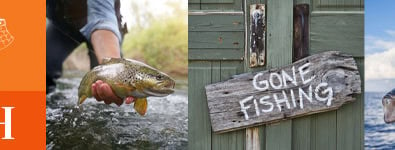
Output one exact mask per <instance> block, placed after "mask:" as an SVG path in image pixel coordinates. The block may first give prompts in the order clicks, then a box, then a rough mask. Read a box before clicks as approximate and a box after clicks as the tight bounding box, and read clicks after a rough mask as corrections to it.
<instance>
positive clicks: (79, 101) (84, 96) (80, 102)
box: [78, 95, 88, 105]
mask: <svg viewBox="0 0 395 150" xmlns="http://www.w3.org/2000/svg"><path fill="white" fill-rule="evenodd" d="M86 98H88V96H86V95H82V96H81V97H80V98H79V99H78V105H80V104H82V103H83V102H84V101H85V100H86Z"/></svg>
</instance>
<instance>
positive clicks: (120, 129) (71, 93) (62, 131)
mask: <svg viewBox="0 0 395 150" xmlns="http://www.w3.org/2000/svg"><path fill="white" fill-rule="evenodd" d="M80 80H81V77H68V78H61V79H59V80H58V83H59V84H58V87H57V89H56V91H55V92H53V93H50V94H48V95H47V106H46V110H47V112H46V116H47V117H46V118H47V121H46V126H47V131H46V135H47V141H46V143H47V149H84V150H85V149H101V150H102V149H103V150H106V149H186V148H187V143H188V141H187V133H188V129H187V127H188V124H187V123H188V98H187V89H186V84H185V85H184V86H182V87H178V88H177V89H176V92H175V93H174V94H171V95H169V96H167V97H160V98H158V97H149V98H148V110H147V113H146V115H145V116H140V115H139V114H137V113H136V112H135V111H134V110H133V105H122V106H121V107H118V106H116V105H115V104H112V105H106V104H104V103H103V102H97V101H96V100H94V99H88V100H87V101H86V102H85V103H84V104H82V105H81V106H77V105H76V104H77V88H78V85H79V82H80ZM177 84H179V82H177Z"/></svg>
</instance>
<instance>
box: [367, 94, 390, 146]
mask: <svg viewBox="0 0 395 150" xmlns="http://www.w3.org/2000/svg"><path fill="white" fill-rule="evenodd" d="M384 94H385V93H384V92H383V93H378V92H377V93H370V92H366V93H365V149H391V150H393V149H395V123H393V124H386V123H385V122H384V119H383V106H382V104H381V98H382V97H383V96H384Z"/></svg>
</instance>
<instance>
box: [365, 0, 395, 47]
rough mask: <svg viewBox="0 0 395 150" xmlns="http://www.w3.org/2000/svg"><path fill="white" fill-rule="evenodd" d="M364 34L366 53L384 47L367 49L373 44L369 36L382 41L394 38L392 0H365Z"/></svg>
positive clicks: (394, 14)
mask: <svg viewBox="0 0 395 150" xmlns="http://www.w3.org/2000/svg"><path fill="white" fill-rule="evenodd" d="M391 33H392V35H391ZM365 36H366V38H365V46H366V47H367V49H365V52H366V53H367V54H373V53H376V52H382V51H385V47H382V48H380V47H377V48H376V47H375V48H373V49H369V47H371V46H373V45H372V43H371V42H372V41H370V40H371V39H370V37H375V38H378V39H381V40H383V41H393V40H395V1H394V0H381V1H377V0H376V1H375V0H365ZM369 44H370V45H369Z"/></svg>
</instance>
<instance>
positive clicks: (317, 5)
mask: <svg viewBox="0 0 395 150" xmlns="http://www.w3.org/2000/svg"><path fill="white" fill-rule="evenodd" d="M312 2H313V4H314V5H313V6H314V7H313V11H355V10H361V7H363V2H361V0H313V1H312Z"/></svg>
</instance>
